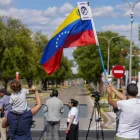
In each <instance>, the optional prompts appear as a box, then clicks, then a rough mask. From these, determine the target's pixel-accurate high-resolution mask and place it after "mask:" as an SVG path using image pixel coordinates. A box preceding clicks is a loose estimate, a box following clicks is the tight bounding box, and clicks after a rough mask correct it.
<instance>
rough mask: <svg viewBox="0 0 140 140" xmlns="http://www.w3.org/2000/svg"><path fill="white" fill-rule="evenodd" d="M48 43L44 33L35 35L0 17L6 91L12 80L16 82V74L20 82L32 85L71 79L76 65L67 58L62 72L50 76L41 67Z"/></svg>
mask: <svg viewBox="0 0 140 140" xmlns="http://www.w3.org/2000/svg"><path fill="white" fill-rule="evenodd" d="M47 42H48V39H47V36H45V35H43V34H42V33H41V32H36V33H32V31H30V30H29V29H28V28H27V27H26V26H25V25H24V24H22V22H21V21H20V20H18V19H12V18H10V17H0V74H1V73H2V74H1V75H0V77H1V78H3V80H4V81H5V87H6V86H7V83H8V81H9V80H11V79H15V73H16V72H17V71H18V72H19V73H20V78H21V79H26V80H27V81H28V83H30V84H32V83H33V80H38V81H39V80H40V79H41V80H42V81H48V80H52V79H53V81H59V82H63V81H64V80H65V79H68V78H70V77H71V76H72V71H71V66H72V65H73V64H72V62H71V61H69V60H68V59H67V58H66V57H64V56H63V58H62V61H61V65H60V68H59V70H58V71H57V72H56V73H54V74H52V75H51V76H50V75H47V73H46V72H45V71H44V70H43V68H42V67H41V66H40V60H41V57H42V54H43V52H44V49H45V47H46V44H47ZM44 83H46V82H44Z"/></svg>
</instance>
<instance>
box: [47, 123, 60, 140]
mask: <svg viewBox="0 0 140 140" xmlns="http://www.w3.org/2000/svg"><path fill="white" fill-rule="evenodd" d="M46 128H47V136H48V139H47V140H59V139H60V138H59V128H60V122H47V123H46Z"/></svg>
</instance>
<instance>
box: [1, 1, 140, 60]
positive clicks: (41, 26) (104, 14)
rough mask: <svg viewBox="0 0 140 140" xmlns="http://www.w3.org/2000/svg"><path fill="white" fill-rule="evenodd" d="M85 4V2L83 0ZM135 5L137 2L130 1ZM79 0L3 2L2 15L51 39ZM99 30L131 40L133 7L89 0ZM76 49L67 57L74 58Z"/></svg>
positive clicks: (138, 19)
mask: <svg viewBox="0 0 140 140" xmlns="http://www.w3.org/2000/svg"><path fill="white" fill-rule="evenodd" d="M81 1H84V0H81ZM128 1H129V2H132V3H135V2H136V0H128ZM77 2H78V1H77V0H67V1H66V0H0V14H1V15H5V16H11V17H13V18H18V19H20V20H21V21H22V22H23V23H24V24H26V25H27V27H28V28H29V29H31V30H32V31H33V32H36V31H42V33H44V34H45V35H47V37H48V38H50V36H51V35H52V34H53V32H54V31H55V30H56V29H57V28H58V26H59V25H60V24H61V23H62V22H63V20H64V19H65V18H66V17H67V16H68V14H69V13H70V12H71V11H72V9H73V8H74V7H75V6H77ZM89 2H90V6H91V9H92V14H93V17H94V22H95V26H96V30H97V31H107V30H111V31H114V32H118V33H119V34H120V35H124V36H126V37H127V38H128V39H129V38H130V7H129V5H128V4H127V3H126V2H125V1H124V0H89ZM139 11H140V3H138V4H137V5H136V6H135V9H134V25H133V40H134V41H135V43H136V44H139V41H138V26H139V25H140V12H139ZM72 52H73V49H67V50H65V51H64V54H65V55H66V56H68V58H69V59H72Z"/></svg>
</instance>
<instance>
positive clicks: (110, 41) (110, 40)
mask: <svg viewBox="0 0 140 140" xmlns="http://www.w3.org/2000/svg"><path fill="white" fill-rule="evenodd" d="M110 42H111V39H110V40H109V41H108V60H107V73H108V75H109V74H110V73H109V59H110Z"/></svg>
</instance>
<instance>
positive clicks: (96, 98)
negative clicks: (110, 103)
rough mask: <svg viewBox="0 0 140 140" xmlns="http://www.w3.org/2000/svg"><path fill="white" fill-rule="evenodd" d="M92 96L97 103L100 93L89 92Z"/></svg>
mask: <svg viewBox="0 0 140 140" xmlns="http://www.w3.org/2000/svg"><path fill="white" fill-rule="evenodd" d="M91 94H92V97H94V98H95V101H97V102H98V101H99V100H100V93H99V92H98V91H94V92H91Z"/></svg>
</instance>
